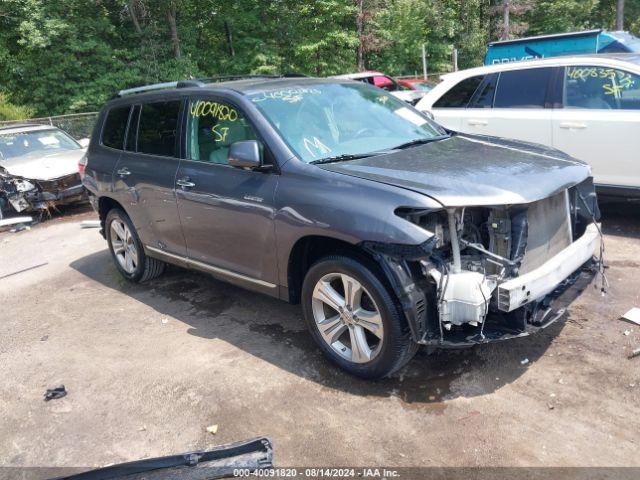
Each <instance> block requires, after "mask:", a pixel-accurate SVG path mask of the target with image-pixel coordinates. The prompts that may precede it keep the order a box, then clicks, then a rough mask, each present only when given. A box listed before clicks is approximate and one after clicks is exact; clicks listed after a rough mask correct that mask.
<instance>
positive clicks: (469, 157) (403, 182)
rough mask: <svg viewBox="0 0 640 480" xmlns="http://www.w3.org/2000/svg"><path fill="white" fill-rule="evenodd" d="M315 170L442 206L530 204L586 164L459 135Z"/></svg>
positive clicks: (574, 179)
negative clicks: (407, 192) (411, 194)
mask: <svg viewBox="0 0 640 480" xmlns="http://www.w3.org/2000/svg"><path fill="white" fill-rule="evenodd" d="M318 166H319V167H321V168H323V169H325V170H330V171H333V172H337V173H342V174H345V175H351V176H355V177H360V178H365V179H368V180H373V181H377V182H382V183H386V184H389V185H395V186H398V187H402V188H407V189H410V190H413V191H416V192H419V193H423V194H425V195H428V196H430V197H431V198H433V199H435V200H437V201H438V202H440V203H441V204H442V205H443V206H445V207H463V206H483V205H487V206H488V205H508V204H521V203H530V202H535V201H537V200H541V199H543V198H546V197H549V196H551V195H553V194H554V193H557V192H559V191H561V190H564V189H566V188H569V187H571V186H573V185H575V184H577V183H580V182H581V181H583V180H584V179H586V178H587V177H589V176H590V174H591V171H590V169H589V166H588V165H587V164H585V163H583V162H581V161H579V160H576V159H574V158H572V157H569V156H568V155H565V154H564V153H562V152H559V151H558V150H554V149H549V148H545V147H542V146H539V145H534V144H529V143H523V142H517V141H511V140H504V139H498V138H494V137H485V136H475V135H462V134H453V135H452V136H451V137H449V138H446V139H444V140H440V141H435V142H433V143H428V144H426V145H420V146H417V147H410V148H407V149H406V150H400V151H396V152H393V153H389V154H385V155H377V156H375V157H368V158H362V159H358V160H351V161H347V162H339V163H328V164H325V165H318Z"/></svg>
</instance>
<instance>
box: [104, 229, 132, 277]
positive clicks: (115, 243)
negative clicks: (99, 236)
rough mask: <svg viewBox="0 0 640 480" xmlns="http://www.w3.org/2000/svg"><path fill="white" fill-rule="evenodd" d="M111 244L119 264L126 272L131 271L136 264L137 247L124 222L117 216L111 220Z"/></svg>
mask: <svg viewBox="0 0 640 480" xmlns="http://www.w3.org/2000/svg"><path fill="white" fill-rule="evenodd" d="M109 230H110V232H111V246H112V247H113V253H114V255H115V256H116V259H117V260H118V263H119V264H120V266H121V267H122V268H123V269H124V271H125V272H127V273H130V274H131V273H133V272H135V271H136V267H137V266H138V249H137V248H136V244H135V242H134V241H133V235H131V231H130V230H129V227H128V226H127V224H126V223H124V222H123V221H122V220H120V219H119V218H116V219H114V220H113V221H112V222H111V228H110V229H109Z"/></svg>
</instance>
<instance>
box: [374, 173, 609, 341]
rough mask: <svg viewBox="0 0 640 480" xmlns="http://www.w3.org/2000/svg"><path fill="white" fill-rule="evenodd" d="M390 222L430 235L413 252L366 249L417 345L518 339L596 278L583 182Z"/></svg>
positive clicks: (596, 241)
mask: <svg viewBox="0 0 640 480" xmlns="http://www.w3.org/2000/svg"><path fill="white" fill-rule="evenodd" d="M396 213H397V214H398V215H400V216H402V217H403V218H405V219H407V220H409V221H411V222H412V223H414V224H416V225H419V226H420V227H421V228H423V229H425V230H426V231H429V232H431V233H433V237H432V238H431V240H430V241H429V242H426V243H425V244H424V245H421V246H420V247H421V252H418V251H412V252H401V251H393V249H391V248H388V247H387V248H383V249H381V248H376V247H377V246H375V245H370V246H369V248H370V250H371V251H374V252H375V254H377V255H378V257H379V258H378V259H379V261H381V263H383V265H387V266H388V269H387V273H388V274H391V275H393V276H394V278H395V279H396V280H397V282H396V285H394V288H395V290H396V293H398V296H399V297H400V299H401V302H402V303H403V307H404V309H405V314H406V316H407V318H408V321H409V323H410V325H412V333H413V335H414V339H415V340H416V341H418V342H419V343H423V344H434V345H435V344H438V345H450V346H455V345H457V344H473V343H481V342H486V341H491V340H497V339H504V338H511V337H513V336H522V335H526V334H528V333H531V332H532V331H533V330H535V329H536V328H544V327H546V326H547V325H549V324H550V323H552V322H553V321H554V320H556V319H557V318H559V317H560V316H561V315H562V313H563V312H564V309H562V308H558V307H557V306H554V305H552V304H553V302H554V300H556V299H557V298H558V297H559V296H561V295H562V294H564V293H565V292H566V291H567V290H568V289H569V288H570V287H572V286H574V285H576V284H577V283H585V282H586V283H588V282H589V281H590V280H591V279H592V278H593V276H594V275H595V274H596V273H597V268H598V267H600V272H601V273H603V272H602V242H601V232H600V227H599V225H598V224H597V220H598V219H599V215H600V213H599V210H598V207H597V201H596V197H595V192H594V189H593V184H592V182H591V179H588V180H586V181H585V182H582V183H581V184H579V185H576V186H574V187H572V188H569V189H566V190H562V191H560V192H558V193H556V194H554V195H552V196H550V197H548V198H545V199H542V200H539V201H537V202H532V203H529V204H521V205H499V206H490V207H460V208H453V207H450V208H446V209H443V210H439V211H435V212H434V211H419V210H415V209H399V210H398V211H397V212H396ZM594 255H596V256H595V257H594ZM598 257H599V258H598ZM401 270H403V271H404V272H405V274H404V275H399V274H398V272H399V271H401ZM581 277H583V278H582V280H583V282H579V280H580V279H581ZM602 278H603V281H606V279H605V278H604V275H603V276H602ZM411 282H413V284H411ZM586 283H585V285H586ZM579 288H580V287H579ZM422 294H423V295H424V297H423V298H420V297H421V296H422ZM410 305H414V306H413V307H412V308H411V309H410V311H408V308H407V307H409V306H410Z"/></svg>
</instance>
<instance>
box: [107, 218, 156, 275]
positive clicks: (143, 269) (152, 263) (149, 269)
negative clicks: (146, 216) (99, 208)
mask: <svg viewBox="0 0 640 480" xmlns="http://www.w3.org/2000/svg"><path fill="white" fill-rule="evenodd" d="M114 221H120V222H123V223H125V224H126V225H127V227H128V228H129V231H130V232H131V237H132V238H133V243H134V244H135V248H136V251H137V256H138V260H137V263H136V266H135V270H133V271H132V272H127V271H126V270H125V269H124V268H123V267H122V265H120V262H119V261H118V259H117V258H116V253H115V252H114V248H113V244H112V239H111V224H112V223H113V222H114ZM104 231H105V234H106V235H105V236H106V237H107V243H108V244H109V251H110V252H111V257H112V258H113V263H115V265H116V268H117V269H118V271H119V272H120V274H121V275H122V276H123V277H124V278H126V279H127V280H129V281H131V282H135V283H140V282H146V281H147V280H151V279H153V278H156V277H158V276H159V275H161V274H162V273H163V272H164V269H165V267H166V264H165V263H164V262H163V261H161V260H158V259H155V258H151V257H149V256H147V255H146V254H145V253H144V247H143V246H142V242H140V237H138V232H137V231H136V229H135V227H134V226H133V222H132V221H131V219H130V218H129V216H128V215H127V214H126V213H125V212H124V211H123V210H121V209H119V208H113V209H111V210H110V211H109V213H107V216H106V218H105V222H104Z"/></svg>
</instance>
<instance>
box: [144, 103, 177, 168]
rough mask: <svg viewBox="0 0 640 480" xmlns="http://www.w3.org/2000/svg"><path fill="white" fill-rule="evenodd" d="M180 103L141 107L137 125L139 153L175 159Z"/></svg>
mask: <svg viewBox="0 0 640 480" xmlns="http://www.w3.org/2000/svg"><path fill="white" fill-rule="evenodd" d="M179 112H180V101H178V100H174V101H169V102H155V103H146V104H144V105H142V111H141V112H140V123H139V125H138V149H137V151H138V152H140V153H147V154H149V155H161V156H164V157H176V156H177V155H176V153H177V149H176V130H177V128H178V114H179Z"/></svg>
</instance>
